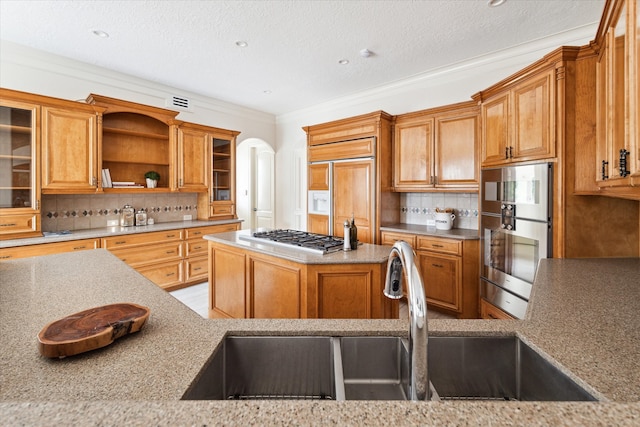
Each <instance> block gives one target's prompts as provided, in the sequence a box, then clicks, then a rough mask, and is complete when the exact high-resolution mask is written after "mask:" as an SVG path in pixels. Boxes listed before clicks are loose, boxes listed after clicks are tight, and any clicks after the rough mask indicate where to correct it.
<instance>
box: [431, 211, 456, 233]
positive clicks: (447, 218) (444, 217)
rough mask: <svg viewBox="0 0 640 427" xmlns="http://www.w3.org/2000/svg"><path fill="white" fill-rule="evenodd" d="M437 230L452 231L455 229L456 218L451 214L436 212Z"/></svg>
mask: <svg viewBox="0 0 640 427" xmlns="http://www.w3.org/2000/svg"><path fill="white" fill-rule="evenodd" d="M435 219H436V229H438V230H451V228H452V227H453V220H454V219H456V216H455V215H454V214H453V213H451V212H436V213H435Z"/></svg>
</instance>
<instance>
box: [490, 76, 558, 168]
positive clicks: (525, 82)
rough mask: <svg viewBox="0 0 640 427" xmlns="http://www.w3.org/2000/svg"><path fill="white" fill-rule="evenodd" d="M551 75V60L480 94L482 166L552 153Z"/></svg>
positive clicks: (553, 87) (551, 155)
mask: <svg viewBox="0 0 640 427" xmlns="http://www.w3.org/2000/svg"><path fill="white" fill-rule="evenodd" d="M555 77H556V68H555V66H554V65H553V64H552V65H551V66H547V67H546V68H543V69H540V70H534V71H531V73H530V74H529V75H526V76H525V77H522V78H521V79H519V80H516V83H513V84H510V85H504V86H503V87H502V88H501V90H498V91H496V92H495V93H492V94H491V95H489V96H487V97H486V98H484V96H486V94H485V95H483V97H482V105H481V116H482V167H485V166H501V165H508V164H511V163H513V162H522V161H531V160H543V159H552V158H554V157H555V155H556V145H555V117H556V116H555V114H556V78H555ZM498 85H500V83H499V84H498Z"/></svg>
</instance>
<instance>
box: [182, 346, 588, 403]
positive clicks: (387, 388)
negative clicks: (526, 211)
mask: <svg viewBox="0 0 640 427" xmlns="http://www.w3.org/2000/svg"><path fill="white" fill-rule="evenodd" d="M407 349H408V345H407V342H406V340H405V339H402V338H399V337H364V336H360V337H327V336H320V337H293V336H291V337H284V336H250V337H240V336H229V337H227V338H225V339H224V341H223V342H222V344H221V345H220V346H219V347H218V348H217V349H216V351H215V352H214V354H213V355H212V357H211V359H210V360H209V361H208V362H207V363H206V365H205V366H204V367H203V368H202V370H201V371H200V373H199V374H198V376H197V377H196V379H195V380H194V381H193V383H192V384H191V386H190V387H189V389H188V390H187V392H186V393H185V394H184V396H183V397H182V398H183V399H184V400H220V399H224V400H226V399H329V400H407V396H409V395H410V394H409V353H408V350H407ZM428 369H429V377H430V380H431V383H432V386H433V387H432V391H434V392H435V393H432V394H434V396H435V397H436V399H434V400H437V398H438V396H439V398H440V399H459V400H468V399H473V400H532V401H545V400H559V401H571V400H596V399H595V398H594V397H593V396H592V395H591V394H590V393H588V392H587V391H586V390H584V389H583V388H582V387H580V386H579V385H578V384H577V383H575V382H574V381H573V380H572V379H571V378H569V377H568V376H567V375H565V374H564V373H563V372H561V371H560V370H558V369H557V368H556V367H555V366H554V365H553V364H552V363H551V362H549V361H548V360H546V359H545V358H543V357H542V356H541V355H539V354H538V353H537V352H536V351H534V350H533V349H532V348H530V347H529V346H528V345H526V344H525V343H524V342H522V341H521V340H520V339H519V338H517V337H515V336H511V337H429V344H428ZM434 388H435V390H434Z"/></svg>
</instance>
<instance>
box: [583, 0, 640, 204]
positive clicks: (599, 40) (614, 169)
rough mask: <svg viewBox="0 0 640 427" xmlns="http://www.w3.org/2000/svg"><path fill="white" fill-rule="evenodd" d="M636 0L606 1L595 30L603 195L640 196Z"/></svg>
mask: <svg viewBox="0 0 640 427" xmlns="http://www.w3.org/2000/svg"><path fill="white" fill-rule="evenodd" d="M638 22H639V21H638V2H637V1H633V0H632V1H628V0H617V1H611V2H607V4H606V6H605V11H604V14H603V19H602V22H601V25H600V28H599V31H598V34H597V36H596V44H597V45H598V46H599V47H600V50H599V55H598V62H597V68H596V76H597V77H596V78H597V83H596V99H597V120H596V124H597V131H596V135H597V136H596V161H595V165H594V166H593V168H594V169H595V175H596V182H597V186H598V187H599V188H601V189H602V190H603V191H602V193H603V194H605V195H608V194H611V195H614V196H615V195H617V196H620V197H625V198H629V199H635V200H640V136H638V133H639V132H640V128H639V127H638V118H639V113H638V109H639V104H638V103H639V102H640V100H639V98H640V95H639V94H638V93H639V91H640V89H639V88H638V87H639V85H640V84H639V83H638V78H639V77H640V73H639V71H638V69H639V65H638V63H639V62H640V58H639V55H640V54H639V47H638V45H639V44H640V29H639V25H640V24H639V23H638Z"/></svg>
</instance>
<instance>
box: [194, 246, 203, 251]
mask: <svg viewBox="0 0 640 427" xmlns="http://www.w3.org/2000/svg"><path fill="white" fill-rule="evenodd" d="M198 249H202V246H194V247H193V250H194V251H195V250H198Z"/></svg>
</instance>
